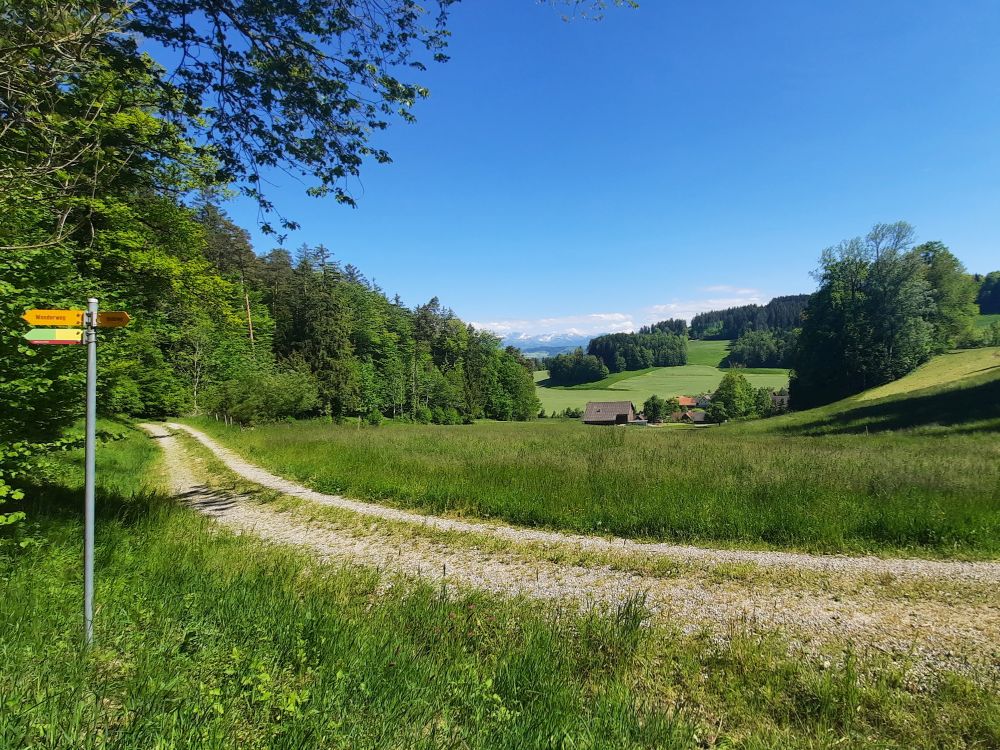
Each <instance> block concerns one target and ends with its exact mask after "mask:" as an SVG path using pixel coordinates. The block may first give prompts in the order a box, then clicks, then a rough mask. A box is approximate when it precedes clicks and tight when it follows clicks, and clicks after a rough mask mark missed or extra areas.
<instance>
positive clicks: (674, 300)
mask: <svg viewBox="0 0 1000 750" xmlns="http://www.w3.org/2000/svg"><path fill="white" fill-rule="evenodd" d="M559 16H560V13H559V11H558V10H556V9H553V8H551V7H547V6H545V5H539V4H536V2H535V1H534V0H466V1H465V2H462V3H460V4H459V5H458V6H456V7H455V10H454V12H453V16H452V24H451V28H452V31H453V40H452V44H451V47H450V50H449V51H450V55H451V58H452V59H451V61H450V62H449V63H447V64H445V65H438V66H435V67H433V68H431V69H430V71H429V72H428V73H427V74H426V75H425V77H424V78H423V82H424V83H426V85H427V86H428V87H429V88H430V89H431V96H430V98H429V99H427V100H426V101H423V102H421V103H420V104H419V105H418V106H417V108H416V110H415V111H416V115H417V118H418V122H417V123H416V124H415V125H399V126H396V127H394V128H391V129H390V130H389V131H388V132H386V133H384V134H382V135H381V136H380V140H379V144H380V145H382V146H384V147H386V148H387V149H388V150H389V151H390V153H391V154H392V156H393V159H394V163H393V164H390V165H376V164H372V165H369V166H368V167H367V169H365V170H364V171H363V176H362V179H361V181H356V182H352V183H351V184H350V185H349V187H350V190H351V192H352V194H353V195H354V196H355V197H356V199H357V201H358V208H357V209H350V208H346V207H341V206H338V205H336V204H335V203H334V202H333V200H332V199H326V200H317V199H311V198H307V197H306V196H305V195H304V194H303V192H302V187H301V186H300V185H297V184H296V183H294V182H291V181H287V180H286V181H283V180H281V179H277V178H275V187H274V188H272V190H271V195H272V197H273V198H274V200H275V202H276V204H277V205H278V207H279V209H280V210H281V211H282V212H283V213H284V214H286V215H288V216H290V217H292V218H295V219H296V220H298V221H299V222H301V224H302V228H301V229H300V230H299V231H297V232H295V233H293V234H292V235H291V236H290V237H289V238H288V240H287V241H286V245H287V246H289V247H293V248H294V247H296V246H298V245H300V244H301V243H303V242H306V243H310V244H317V243H320V242H322V243H324V244H325V245H326V246H327V247H329V248H330V249H331V250H333V251H334V253H335V254H336V255H337V257H339V258H340V259H341V260H342V261H344V262H352V263H354V264H355V265H357V266H359V267H360V268H361V269H362V270H363V271H364V272H365V273H366V275H368V276H369V277H374V278H375V280H376V281H377V282H378V283H379V285H380V286H382V287H383V288H384V289H385V290H386V291H387V292H388V293H390V294H392V293H396V292H398V293H399V294H400V295H401V296H402V297H403V299H404V300H405V301H406V302H407V303H408V304H417V303H420V302H423V301H426V300H427V299H429V298H430V297H431V296H434V295H436V296H438V297H440V299H441V300H442V302H443V303H444V304H446V305H448V306H450V307H452V308H453V309H454V310H455V311H456V312H457V313H458V314H459V315H460V316H461V317H462V318H463V319H465V320H468V321H473V322H475V323H477V324H480V325H484V326H486V327H489V328H492V329H494V330H496V331H498V332H500V333H509V332H513V331H517V332H524V333H529V334H535V335H537V334H545V333H554V332H565V331H574V332H578V333H582V334H589V333H599V332H604V331H613V330H630V329H631V328H632V327H637V326H639V325H641V324H643V323H645V322H649V321H652V320H659V319H661V318H664V317H671V316H677V317H690V315H692V314H694V313H695V312H698V311H700V310H705V309H711V308H713V307H719V306H728V305H731V304H741V303H744V302H752V301H762V302H763V301H766V300H767V299H769V298H770V297H772V296H774V295H778V294H789V293H797V292H805V291H812V289H813V288H814V283H813V281H812V279H811V277H810V276H809V272H810V271H811V270H812V269H813V268H814V267H815V265H816V259H817V257H818V255H819V252H820V251H821V250H822V248H824V247H826V246H828V245H832V244H834V243H836V242H838V241H839V240H841V239H843V238H846V237H850V236H854V235H857V234H863V233H864V232H865V231H866V230H867V229H868V227H870V226H871V224H872V223H874V222H876V221H895V220H897V219H905V220H907V221H909V222H911V223H912V224H914V225H915V226H916V228H917V232H918V236H919V238H920V239H921V240H929V239H941V240H943V241H944V242H945V243H947V244H948V245H949V246H950V247H951V248H952V250H953V251H954V252H955V253H956V254H957V255H958V256H959V257H960V258H961V259H962V260H963V261H964V262H965V264H966V265H967V267H968V268H969V269H970V270H971V271H980V272H986V271H989V270H994V269H996V268H1000V44H998V42H997V40H998V39H1000V3H998V2H996V1H995V0H988V1H982V2H981V1H977V0H963V2H960V3H955V2H947V3H946V2H924V1H922V2H920V3H912V2H886V1H884V0H880V2H878V3H872V2H848V1H843V0H840V1H838V2H768V3H745V2H729V1H720V2H700V3H697V2H690V1H688V2H668V1H667V0H642V2H641V7H640V9H639V10H636V11H628V10H617V11H610V12H608V14H607V15H606V17H605V18H604V20H603V21H601V22H586V21H576V22H573V23H564V22H562V21H561V20H560V17H559ZM229 209H230V213H231V214H232V215H233V217H234V219H235V220H237V221H238V222H239V223H241V224H242V225H244V226H246V227H248V228H251V229H252V230H255V226H256V221H257V213H256V209H255V207H253V206H250V205H249V204H247V203H245V202H242V201H234V202H233V203H232V205H231V206H230V207H229ZM254 239H255V245H256V248H257V250H258V252H264V251H266V250H268V249H270V248H271V247H272V246H273V245H274V240H273V239H272V238H267V237H263V236H261V235H260V234H259V233H257V232H256V231H255V232H254Z"/></svg>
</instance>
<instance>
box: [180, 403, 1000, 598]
mask: <svg viewBox="0 0 1000 750" xmlns="http://www.w3.org/2000/svg"><path fill="white" fill-rule="evenodd" d="M166 427H167V428H169V429H171V430H180V431H183V432H186V433H187V434H188V435H191V436H192V437H193V438H195V439H196V440H198V441H199V442H200V443H201V444H202V445H204V446H205V447H207V448H208V449H209V450H210V451H212V453H214V454H215V455H216V457H217V458H218V459H219V460H221V461H222V462H223V463H224V464H225V465H226V466H227V467H228V468H229V469H230V470H232V471H233V472H235V473H236V474H239V475H240V476H241V477H243V478H244V479H248V480H250V481H251V482H254V483H255V484H259V485H261V486H263V487H267V488H269V489H273V490H277V491H278V492H281V493H283V494H286V495H291V496H293V497H298V498H302V499H304V500H308V501H310V502H314V503H319V504H321V505H329V506H333V507H336V508H341V509H343V510H349V511H352V512H354V513H359V514H361V515H365V516H371V517H374V518H381V519H384V520H388V521H401V522H404V523H416V524H421V525H426V526H430V527H432V528H435V529H441V530H446V531H458V532H466V533H475V534H483V535H486V536H492V537H495V538H498V539H503V540H508V541H511V542H520V543H524V542H540V543H543V544H571V545H573V546H576V547H579V548H582V549H586V550H592V551H598V552H601V551H608V552H614V553H622V552H625V553H638V554H642V555H654V556H663V557H668V558H671V559H674V560H682V561H689V562H709V563H713V564H714V563H753V564H755V565H761V566H764V567H771V568H797V569H803V570H812V571H819V572H829V573H841V572H842V573H870V574H874V575H891V576H894V577H897V578H942V579H946V580H950V581H969V582H977V583H996V584H1000V563H995V562H959V561H956V562H952V561H939V560H920V559H900V558H890V559H882V558H878V557H873V556H864V557H850V556H844V555H809V554H802V553H797V552H772V551H755V550H723V549H710V548H705V547H694V546H688V545H678V544H665V543H655V542H653V543H647V542H636V541H634V540H631V539H622V538H617V537H595V536H587V535H582V534H570V533H563V532H558V531H544V530H540V529H529V528H523V527H522V528H518V527H515V526H507V525H503V524H493V523H486V522H482V521H479V522H475V521H461V520H458V519H453V518H441V517H439V516H432V515H425V514H422V513H414V512H412V511H405V510H399V509H397V508H390V507H387V506H384V505H378V504H376V503H366V502H360V501H357V500H349V499H348V498H345V497H341V496H340V495H327V494H324V493H322V492H317V491H315V490H311V489H309V488H308V487H304V486H302V485H301V484H297V483H295V482H292V481H290V480H288V479H282V478H281V477H278V476H275V475H274V474H272V473H270V472H269V471H267V470H266V469H262V468H260V467H259V466H255V465H254V464H251V463H249V462H247V461H246V460H244V459H243V458H241V457H240V456H239V455H237V454H236V453H234V452H233V451H231V450H229V449H228V448H224V447H223V446H221V445H220V444H219V443H218V442H216V441H215V440H213V439H212V438H210V437H209V436H208V435H206V434H205V433H203V432H201V431H200V430H196V429H194V428H193V427H188V426H187V425H183V424H176V423H167V424H166Z"/></svg>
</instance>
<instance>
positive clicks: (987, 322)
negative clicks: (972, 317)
mask: <svg viewBox="0 0 1000 750" xmlns="http://www.w3.org/2000/svg"><path fill="white" fill-rule="evenodd" d="M994 323H1000V313H997V314H995V315H980V316H978V317H977V318H976V328H989V327H990V326H991V325H993V324H994Z"/></svg>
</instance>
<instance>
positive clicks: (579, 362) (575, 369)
mask: <svg viewBox="0 0 1000 750" xmlns="http://www.w3.org/2000/svg"><path fill="white" fill-rule="evenodd" d="M545 369H547V370H548V371H549V385H579V384H580V383H592V382H594V381H595V380H601V379H603V378H606V377H607V376H608V368H607V367H606V366H605V365H604V363H603V362H601V360H599V359H598V358H597V357H595V356H593V355H591V354H584V353H583V349H582V348H581V347H577V348H576V350H575V351H572V352H564V353H563V354H557V355H556V356H554V357H547V358H546V359H545Z"/></svg>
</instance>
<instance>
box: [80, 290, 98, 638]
mask: <svg viewBox="0 0 1000 750" xmlns="http://www.w3.org/2000/svg"><path fill="white" fill-rule="evenodd" d="M83 336H84V343H85V344H86V345H87V428H86V429H87V447H86V457H85V464H86V476H85V478H84V497H83V628H84V634H85V635H84V640H85V642H86V644H87V645H88V646H89V645H90V644H91V643H93V641H94V452H95V448H96V447H97V446H96V443H97V439H96V437H97V300H96V299H95V298H94V297H91V298H90V299H88V300H87V316H86V319H85V320H84V334H83Z"/></svg>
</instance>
